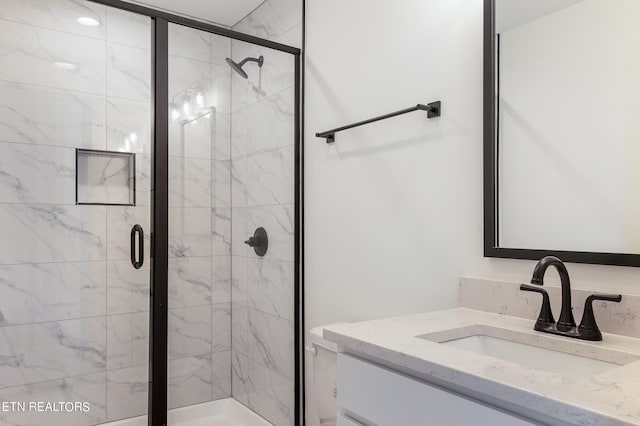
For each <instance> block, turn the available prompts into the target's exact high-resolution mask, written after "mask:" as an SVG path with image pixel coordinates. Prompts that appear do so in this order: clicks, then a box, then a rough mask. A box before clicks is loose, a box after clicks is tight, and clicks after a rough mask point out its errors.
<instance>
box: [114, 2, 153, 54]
mask: <svg viewBox="0 0 640 426" xmlns="http://www.w3.org/2000/svg"><path fill="white" fill-rule="evenodd" d="M106 9H107V25H106V27H107V41H110V42H112V43H119V44H124V45H127V46H134V47H140V48H142V49H147V50H150V49H151V28H152V27H151V19H150V18H149V17H147V16H143V15H138V14H137V13H131V12H127V11H124V10H120V9H115V8H113V7H107V8H106Z"/></svg>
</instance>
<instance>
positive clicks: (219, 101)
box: [207, 64, 232, 114]
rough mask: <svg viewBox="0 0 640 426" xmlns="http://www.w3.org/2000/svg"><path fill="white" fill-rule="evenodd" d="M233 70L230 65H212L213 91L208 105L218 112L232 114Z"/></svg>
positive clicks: (211, 90)
mask: <svg viewBox="0 0 640 426" xmlns="http://www.w3.org/2000/svg"><path fill="white" fill-rule="evenodd" d="M231 72H232V71H231V68H230V67H229V65H227V64H224V65H211V86H210V87H211V89H210V90H209V98H208V99H207V105H211V106H213V107H214V108H215V109H216V111H219V112H224V113H227V114H228V113H231Z"/></svg>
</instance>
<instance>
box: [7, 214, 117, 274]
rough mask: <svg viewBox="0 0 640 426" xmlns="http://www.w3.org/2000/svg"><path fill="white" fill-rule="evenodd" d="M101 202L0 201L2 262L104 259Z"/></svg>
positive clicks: (104, 217)
mask: <svg viewBox="0 0 640 426" xmlns="http://www.w3.org/2000/svg"><path fill="white" fill-rule="evenodd" d="M105 221H106V211H105V208H104V207H100V206H58V205H41V204H28V205H20V204H6V205H0V235H3V238H4V239H5V241H11V242H12V244H3V245H1V246H0V264H8V263H40V262H65V261H80V260H104V259H105V254H106V250H105V248H106V235H105V226H104V224H105Z"/></svg>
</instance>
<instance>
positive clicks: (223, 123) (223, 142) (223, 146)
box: [211, 112, 231, 160]
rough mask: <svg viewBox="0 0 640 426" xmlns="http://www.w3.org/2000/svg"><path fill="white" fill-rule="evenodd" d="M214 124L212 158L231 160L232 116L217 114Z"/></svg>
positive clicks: (222, 113)
mask: <svg viewBox="0 0 640 426" xmlns="http://www.w3.org/2000/svg"><path fill="white" fill-rule="evenodd" d="M212 124H213V130H212V131H213V136H212V138H211V157H212V158H213V159H214V160H228V159H229V158H231V114H227V113H224V112H216V114H215V115H214V122H213V123H212Z"/></svg>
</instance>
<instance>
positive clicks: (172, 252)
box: [169, 207, 211, 257]
mask: <svg viewBox="0 0 640 426" xmlns="http://www.w3.org/2000/svg"><path fill="white" fill-rule="evenodd" d="M192 256H211V209H210V208H179V207H170V208H169V257H192Z"/></svg>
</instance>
